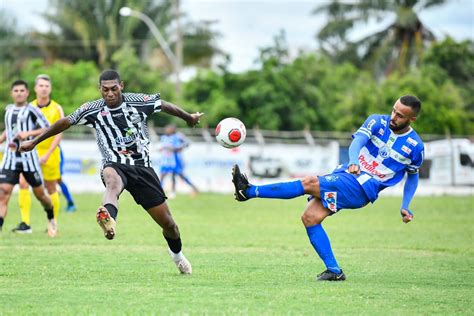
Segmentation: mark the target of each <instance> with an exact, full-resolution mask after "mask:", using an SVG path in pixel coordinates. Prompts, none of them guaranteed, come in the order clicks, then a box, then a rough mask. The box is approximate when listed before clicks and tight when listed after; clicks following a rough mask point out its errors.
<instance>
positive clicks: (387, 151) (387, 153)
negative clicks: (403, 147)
mask: <svg viewBox="0 0 474 316" xmlns="http://www.w3.org/2000/svg"><path fill="white" fill-rule="evenodd" d="M379 155H380V157H382V158H383V159H387V158H388V157H389V156H390V148H389V147H388V146H383V147H382V148H380V150H379Z"/></svg>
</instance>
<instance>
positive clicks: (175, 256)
mask: <svg viewBox="0 0 474 316" xmlns="http://www.w3.org/2000/svg"><path fill="white" fill-rule="evenodd" d="M169 253H170V255H171V257H172V258H173V261H174V262H178V261H181V260H182V259H184V255H183V252H182V251H180V252H178V253H174V252H173V251H171V249H170V251H169Z"/></svg>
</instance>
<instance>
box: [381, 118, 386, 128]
mask: <svg viewBox="0 0 474 316" xmlns="http://www.w3.org/2000/svg"><path fill="white" fill-rule="evenodd" d="M380 124H382V125H383V126H385V127H387V120H384V119H380Z"/></svg>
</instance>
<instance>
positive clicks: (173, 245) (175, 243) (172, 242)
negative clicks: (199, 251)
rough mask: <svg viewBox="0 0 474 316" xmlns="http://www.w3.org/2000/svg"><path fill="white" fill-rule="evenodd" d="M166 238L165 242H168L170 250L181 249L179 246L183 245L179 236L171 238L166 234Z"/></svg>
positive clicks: (175, 251)
mask: <svg viewBox="0 0 474 316" xmlns="http://www.w3.org/2000/svg"><path fill="white" fill-rule="evenodd" d="M164 237H165V239H166V242H167V243H168V246H169V247H170V249H171V251H172V252H174V253H179V252H180V251H181V247H182V246H183V245H182V244H181V238H178V239H171V238H168V237H166V236H164Z"/></svg>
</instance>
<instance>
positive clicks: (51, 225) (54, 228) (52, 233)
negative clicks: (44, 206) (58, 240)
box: [48, 218, 58, 238]
mask: <svg viewBox="0 0 474 316" xmlns="http://www.w3.org/2000/svg"><path fill="white" fill-rule="evenodd" d="M57 234H58V224H57V223H56V220H55V219H54V218H53V219H50V220H48V236H49V237H51V238H54V237H56V235H57Z"/></svg>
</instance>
